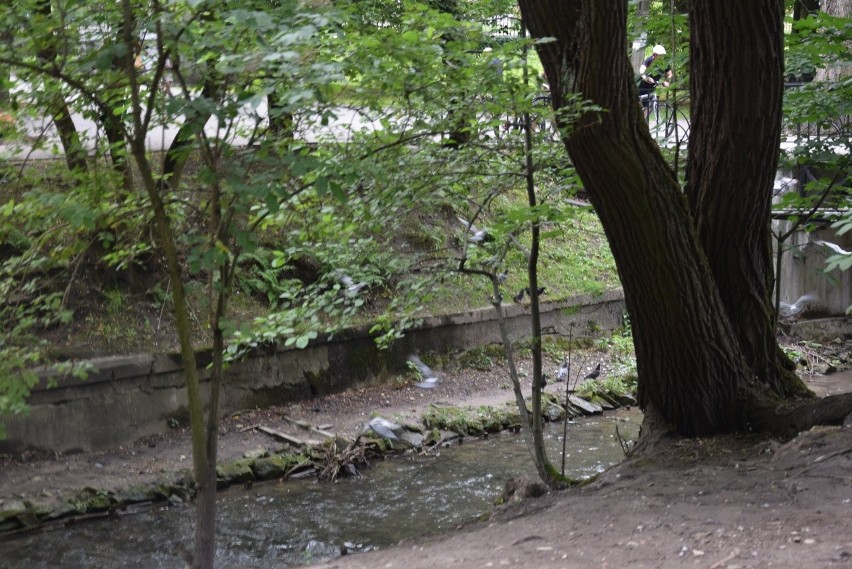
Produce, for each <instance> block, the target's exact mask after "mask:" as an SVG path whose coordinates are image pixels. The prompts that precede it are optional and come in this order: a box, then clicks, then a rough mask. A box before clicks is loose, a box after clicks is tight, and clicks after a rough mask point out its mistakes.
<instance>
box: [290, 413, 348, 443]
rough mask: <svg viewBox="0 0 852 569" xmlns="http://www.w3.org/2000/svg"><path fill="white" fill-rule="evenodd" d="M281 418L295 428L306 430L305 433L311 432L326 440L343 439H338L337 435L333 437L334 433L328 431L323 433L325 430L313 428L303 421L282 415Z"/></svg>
mask: <svg viewBox="0 0 852 569" xmlns="http://www.w3.org/2000/svg"><path fill="white" fill-rule="evenodd" d="M282 418H283V419H284V420H285V421H288V422H290V423H293V424H294V425H296V426H297V427H299V428H300V429H304V430H306V431H310V432H312V433H316V434H318V435H322V436H324V437H326V438H328V439H335V438H343V437H339V436H338V435H335V434H334V433H330V432H328V431H325V430H323V429H320V428H319V427H314V426H313V425H311V424H310V423H307V422H305V421H299V420H298V419H294V418H292V417H288V416H287V415H284V416H283V417H282Z"/></svg>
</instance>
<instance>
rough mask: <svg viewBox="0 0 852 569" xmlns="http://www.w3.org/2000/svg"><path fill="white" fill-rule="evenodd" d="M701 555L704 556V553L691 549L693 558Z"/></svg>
mask: <svg viewBox="0 0 852 569" xmlns="http://www.w3.org/2000/svg"><path fill="white" fill-rule="evenodd" d="M702 555H704V552H703V551H702V550H700V549H693V550H692V556H693V557H701V556H702Z"/></svg>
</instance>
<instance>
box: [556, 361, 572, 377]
mask: <svg viewBox="0 0 852 569" xmlns="http://www.w3.org/2000/svg"><path fill="white" fill-rule="evenodd" d="M570 370H571V366H569V365H568V356H565V360H564V361H563V362H562V365H561V366H559V369H557V370H556V381H562V380H564V379H565V378H567V377H568V372H569V371H570Z"/></svg>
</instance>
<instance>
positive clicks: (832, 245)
mask: <svg viewBox="0 0 852 569" xmlns="http://www.w3.org/2000/svg"><path fill="white" fill-rule="evenodd" d="M811 243H815V244H816V245H820V246H822V247H825V248H826V249H828V250H829V251H831V252H833V253H835V254H837V255H852V251H847V250H846V249H844V248H843V247H841V246H840V245H838V244H837V243H832V242H831V241H822V240H816V241H811Z"/></svg>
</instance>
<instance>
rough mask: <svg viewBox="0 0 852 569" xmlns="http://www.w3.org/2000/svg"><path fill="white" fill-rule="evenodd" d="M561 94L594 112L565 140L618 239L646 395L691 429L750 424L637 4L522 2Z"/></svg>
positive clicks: (739, 365)
mask: <svg viewBox="0 0 852 569" xmlns="http://www.w3.org/2000/svg"><path fill="white" fill-rule="evenodd" d="M520 4H521V9H522V12H523V15H524V18H525V21H526V23H527V25H528V26H529V29H530V30H531V32H532V33H533V36H534V37H553V38H556V39H555V41H553V42H550V43H542V44H539V45H538V48H539V51H540V56H541V59H542V62H543V65H544V68H545V72H546V73H547V76H548V79H549V81H550V82H551V92H553V93H556V95H555V96H554V100H555V103H556V104H557V105H562V104H563V103H564V101H565V96H566V95H567V94H569V93H579V94H580V95H581V97H582V98H583V99H585V100H588V101H591V102H592V103H593V104H594V105H597V106H599V107H602V108H603V109H605V110H604V111H603V112H588V113H586V114H585V115H584V116H583V118H582V119H580V121H579V124H575V126H574V134H573V135H572V136H571V137H570V138H568V139H567V140H566V147H567V148H568V152H569V154H570V156H571V159H572V161H573V163H574V166H575V167H576V168H577V171H578V173H579V174H580V177H581V178H582V180H583V184H584V186H585V189H586V191H587V192H588V194H589V198H590V200H591V201H592V204H593V205H594V206H595V209H596V211H597V212H598V215H599V216H600V219H601V223H602V224H603V226H604V229H605V231H606V234H607V238H608V240H609V244H610V248H611V250H612V253H613V256H614V257H615V260H616V264H617V266H618V271H619V275H620V278H621V282H622V284H623V286H624V294H625V301H626V303H627V308H628V311H629V313H630V319H631V325H632V326H633V329H634V342H635V348H636V361H637V367H638V371H639V399H640V404H641V405H642V407H643V408H645V409H650V410H656V411H658V412H659V413H661V414H662V415H663V416H664V417H665V419H666V421H667V422H668V423H670V424H671V425H672V426H674V428H676V429H677V430H678V431H679V432H680V433H682V434H686V435H703V434H709V433H714V432H720V431H729V430H738V429H742V428H744V427H745V425H746V420H747V418H746V405H747V401H748V400H749V389H748V387H749V385H748V382H749V381H750V380H751V377H752V372H751V370H750V369H749V367H748V365H747V364H746V361H745V359H744V358H743V356H742V353H741V352H740V349H739V346H738V344H737V342H736V341H735V334H734V329H733V327H732V326H731V324H730V322H729V320H728V318H727V317H726V314H725V310H724V307H723V304H722V299H721V297H720V296H719V293H718V291H717V289H716V287H715V285H714V281H713V277H712V274H711V272H710V266H709V264H708V263H707V260H706V257H705V255H704V253H703V251H702V249H701V246H700V244H699V242H698V239H697V235H696V232H695V227H694V225H693V223H692V220H691V218H690V215H689V211H688V208H687V206H686V202H685V200H684V198H683V195H682V194H681V191H680V188H679V186H678V183H677V180H676V178H675V175H674V173H673V172H672V171H671V169H670V168H669V167H668V165H667V164H666V162H665V161H664V160H663V158H662V156H661V155H660V152H659V149H658V148H657V146H656V144H655V143H654V141H653V140H652V139H651V137H650V135H649V133H648V128H647V125H646V123H645V122H644V120H643V119H642V115H641V111H640V108H639V104H638V95H637V93H636V89H635V86H634V85H633V81H632V72H631V70H630V67H629V62H628V59H627V55H626V53H625V46H626V45H627V41H626V23H627V22H626V18H627V4H626V2H594V1H589V0H572V1H568V2H564V1H559V0H539V1H534V0H522V1H521V2H520Z"/></svg>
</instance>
